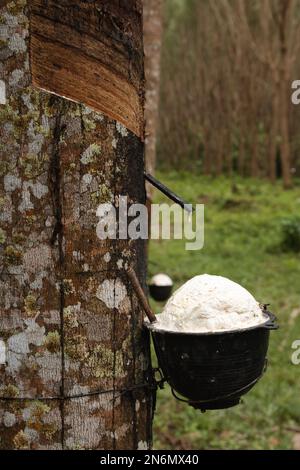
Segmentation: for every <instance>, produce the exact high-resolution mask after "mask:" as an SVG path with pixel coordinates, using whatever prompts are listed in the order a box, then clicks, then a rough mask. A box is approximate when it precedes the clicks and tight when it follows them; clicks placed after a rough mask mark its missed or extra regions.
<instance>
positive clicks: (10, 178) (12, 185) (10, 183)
mask: <svg viewBox="0 0 300 470" xmlns="http://www.w3.org/2000/svg"><path fill="white" fill-rule="evenodd" d="M20 187H21V179H20V178H18V177H17V176H15V175H10V174H8V175H5V176H4V188H5V191H7V192H13V191H15V190H16V189H18V188H20Z"/></svg>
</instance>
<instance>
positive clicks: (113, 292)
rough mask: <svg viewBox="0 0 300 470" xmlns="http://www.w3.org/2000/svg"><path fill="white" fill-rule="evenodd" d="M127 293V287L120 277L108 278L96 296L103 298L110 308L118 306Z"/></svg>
mask: <svg viewBox="0 0 300 470" xmlns="http://www.w3.org/2000/svg"><path fill="white" fill-rule="evenodd" d="M126 295H127V290H126V287H125V286H124V284H123V282H122V281H121V280H120V279H116V280H114V279H106V280H105V281H103V282H102V284H100V286H99V287H98V289H97V292H96V297H97V298H98V299H99V300H102V302H104V303H105V305H106V306H107V307H108V308H118V307H119V305H120V303H121V302H122V300H124V299H125V297H126Z"/></svg>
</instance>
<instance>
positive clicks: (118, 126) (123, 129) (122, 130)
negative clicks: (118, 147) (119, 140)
mask: <svg viewBox="0 0 300 470" xmlns="http://www.w3.org/2000/svg"><path fill="white" fill-rule="evenodd" d="M116 129H117V131H118V132H119V134H121V136H122V137H126V136H127V135H128V130H127V129H126V127H125V126H123V124H121V123H120V122H117V123H116Z"/></svg>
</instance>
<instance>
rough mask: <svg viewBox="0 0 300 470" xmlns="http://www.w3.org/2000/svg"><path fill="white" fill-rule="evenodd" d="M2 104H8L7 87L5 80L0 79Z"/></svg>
mask: <svg viewBox="0 0 300 470" xmlns="http://www.w3.org/2000/svg"><path fill="white" fill-rule="evenodd" d="M0 104H6V87H5V83H4V81H3V80H0Z"/></svg>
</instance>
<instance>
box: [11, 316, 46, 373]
mask: <svg viewBox="0 0 300 470" xmlns="http://www.w3.org/2000/svg"><path fill="white" fill-rule="evenodd" d="M24 323H25V325H26V330H25V331H23V332H22V333H18V334H16V335H13V336H11V337H10V338H9V339H8V341H7V346H8V351H7V371H8V372H10V373H15V372H18V371H19V369H20V367H21V366H22V364H23V361H24V355H26V354H29V353H30V348H29V346H30V345H31V344H32V345H35V346H41V345H42V344H43V341H44V335H45V328H44V327H43V326H39V325H38V324H37V323H36V322H35V320H34V319H29V320H25V321H24Z"/></svg>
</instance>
